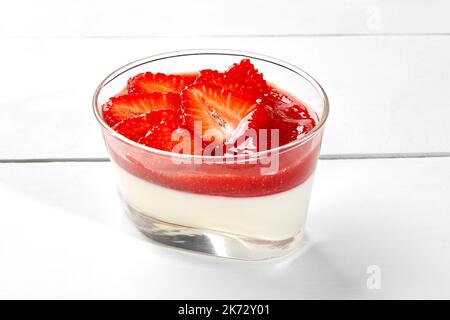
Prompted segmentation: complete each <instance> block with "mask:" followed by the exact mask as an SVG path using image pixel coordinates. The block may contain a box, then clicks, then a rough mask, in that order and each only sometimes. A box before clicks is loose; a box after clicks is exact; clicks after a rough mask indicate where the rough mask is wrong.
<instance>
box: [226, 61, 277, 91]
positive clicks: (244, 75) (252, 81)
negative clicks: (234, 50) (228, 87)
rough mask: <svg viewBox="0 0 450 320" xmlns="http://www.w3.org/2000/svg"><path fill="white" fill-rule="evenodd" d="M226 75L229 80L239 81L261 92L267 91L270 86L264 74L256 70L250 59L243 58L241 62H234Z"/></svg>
mask: <svg viewBox="0 0 450 320" xmlns="http://www.w3.org/2000/svg"><path fill="white" fill-rule="evenodd" d="M225 75H226V77H227V79H228V80H232V81H234V82H238V83H240V84H241V85H243V86H245V87H248V88H252V89H253V90H256V91H257V92H260V93H261V92H265V91H267V88H268V86H267V83H266V81H265V80H264V78H263V75H262V74H261V73H259V72H258V70H256V68H255V66H254V65H253V64H252V63H251V62H250V60H249V59H242V60H241V61H240V62H239V63H235V64H233V65H232V66H231V67H230V68H229V69H228V70H227V71H226V72H225Z"/></svg>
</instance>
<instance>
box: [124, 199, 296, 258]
mask: <svg viewBox="0 0 450 320" xmlns="http://www.w3.org/2000/svg"><path fill="white" fill-rule="evenodd" d="M121 198H122V197H121ZM122 202H123V204H124V206H125V210H126V212H127V215H128V216H129V217H130V219H131V220H132V221H133V222H134V224H135V225H136V227H137V228H138V229H139V230H140V231H141V232H142V233H143V234H144V235H146V236H147V237H148V238H150V239H151V240H153V241H156V242H158V243H160V244H163V245H167V246H171V247H175V248H180V249H185V250H189V251H194V252H197V253H203V254H208V255H212V256H218V257H224V258H233V259H241V260H266V259H272V258H277V257H280V256H283V255H286V254H288V253H290V252H291V251H293V250H294V249H295V248H297V245H298V243H299V242H300V240H301V238H302V236H303V231H300V232H299V233H297V234H296V235H295V236H293V237H290V238H288V239H285V240H277V241H272V240H265V239H255V238H249V237H245V236H242V235H236V234H230V233H226V232H220V231H214V230H206V229H199V228H193V227H187V226H182V225H177V224H173V223H168V222H165V221H161V220H159V219H155V218H152V217H150V216H148V215H145V214H143V213H141V212H139V211H138V210H136V209H135V208H133V207H132V206H131V205H130V204H128V203H127V202H126V201H125V200H124V199H123V198H122Z"/></svg>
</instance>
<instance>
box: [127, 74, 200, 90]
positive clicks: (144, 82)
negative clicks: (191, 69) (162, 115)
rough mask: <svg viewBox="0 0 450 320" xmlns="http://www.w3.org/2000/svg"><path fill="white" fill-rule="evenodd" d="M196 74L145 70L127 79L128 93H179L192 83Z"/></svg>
mask: <svg viewBox="0 0 450 320" xmlns="http://www.w3.org/2000/svg"><path fill="white" fill-rule="evenodd" d="M196 77H197V75H196V74H195V75H166V74H164V73H152V72H145V73H140V74H138V75H136V76H134V77H132V78H130V79H129V80H128V85H127V90H128V93H153V92H160V93H166V92H174V93H179V92H181V90H183V89H184V88H185V87H186V86H187V85H189V84H191V83H193V82H194V81H195V79H196Z"/></svg>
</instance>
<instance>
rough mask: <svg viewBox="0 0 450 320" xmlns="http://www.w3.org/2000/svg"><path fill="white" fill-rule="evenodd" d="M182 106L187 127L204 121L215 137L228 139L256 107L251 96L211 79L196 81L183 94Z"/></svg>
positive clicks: (205, 129)
mask: <svg viewBox="0 0 450 320" xmlns="http://www.w3.org/2000/svg"><path fill="white" fill-rule="evenodd" d="M181 107H182V112H183V115H184V120H185V124H186V127H187V128H188V129H189V130H191V132H194V126H195V124H196V123H197V124H201V128H202V132H201V133H202V135H203V134H205V133H206V132H207V131H208V133H209V134H211V135H212V136H214V137H215V138H218V139H221V140H226V139H227V138H229V137H230V136H231V135H232V134H233V132H234V130H235V129H236V128H237V127H238V125H239V123H240V122H241V120H242V119H244V118H245V117H246V116H247V115H248V114H249V113H250V112H252V111H253V110H254V109H255V108H256V107H257V105H256V103H255V102H253V100H252V99H249V98H247V97H245V96H241V95H239V94H237V93H235V92H233V91H230V90H227V89H225V88H221V87H218V86H215V85H212V84H209V83H201V82H199V83H195V84H193V85H191V86H189V87H187V88H186V90H184V91H183V92H182V94H181Z"/></svg>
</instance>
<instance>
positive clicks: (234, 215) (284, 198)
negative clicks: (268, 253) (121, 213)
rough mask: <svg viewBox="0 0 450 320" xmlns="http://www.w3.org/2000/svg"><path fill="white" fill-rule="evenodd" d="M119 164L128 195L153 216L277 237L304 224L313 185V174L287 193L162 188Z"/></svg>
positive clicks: (121, 185) (292, 232) (122, 186)
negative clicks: (218, 192) (218, 193)
mask: <svg viewBox="0 0 450 320" xmlns="http://www.w3.org/2000/svg"><path fill="white" fill-rule="evenodd" d="M115 167H116V169H117V171H118V173H119V174H118V186H119V190H120V192H121V193H122V196H123V197H124V198H125V200H126V201H127V202H128V203H129V204H130V205H131V206H132V207H133V208H135V209H137V210H138V211H140V212H142V213H144V214H146V215H148V216H151V217H153V218H156V219H159V220H162V221H165V222H169V223H174V224H179V225H183V226H189V227H195V228H202V229H210V230H216V231H222V232H227V233H234V234H239V235H243V236H247V237H252V238H257V239H266V240H272V241H273V240H284V239H287V238H290V237H292V236H294V235H296V234H297V233H298V232H299V231H300V230H301V229H302V227H303V225H304V223H305V220H306V213H307V210H308V204H309V198H310V194H311V189H312V184H313V175H312V176H311V177H309V178H308V180H306V181H305V182H304V183H302V184H301V185H299V186H297V187H295V188H292V189H290V190H288V191H285V192H281V193H277V194H274V195H268V196H260V197H244V198H233V197H223V196H211V195H201V194H194V193H189V192H183V191H177V190H173V189H169V188H165V187H161V186H158V185H156V184H153V183H150V182H148V181H145V180H143V179H140V178H137V177H136V176H134V175H132V174H130V173H128V172H126V171H125V170H123V169H122V168H120V167H119V166H117V165H115Z"/></svg>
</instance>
